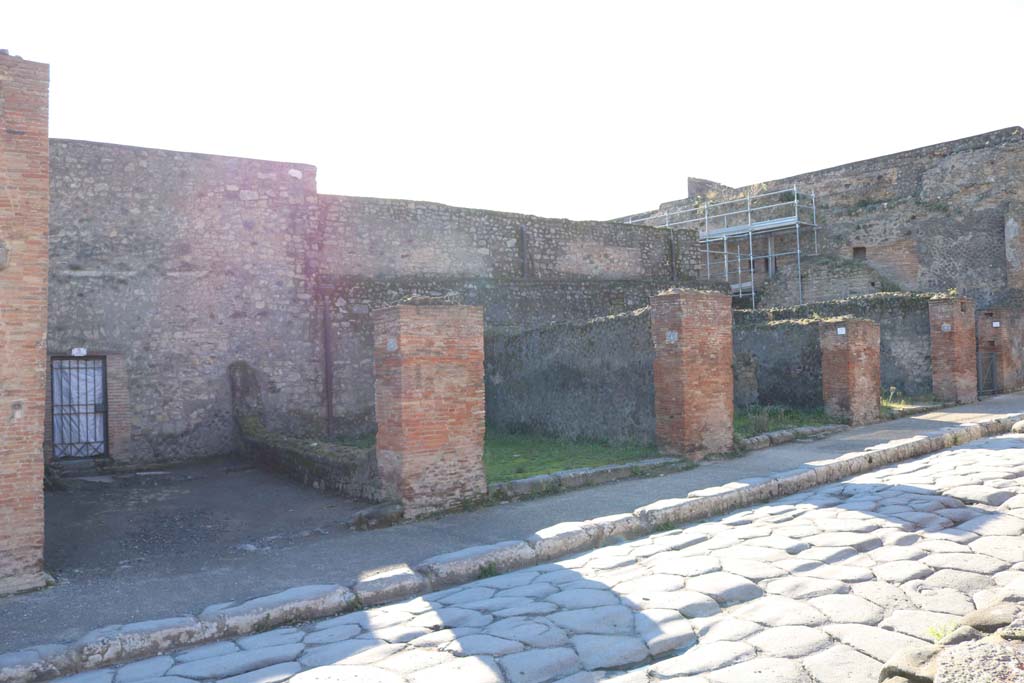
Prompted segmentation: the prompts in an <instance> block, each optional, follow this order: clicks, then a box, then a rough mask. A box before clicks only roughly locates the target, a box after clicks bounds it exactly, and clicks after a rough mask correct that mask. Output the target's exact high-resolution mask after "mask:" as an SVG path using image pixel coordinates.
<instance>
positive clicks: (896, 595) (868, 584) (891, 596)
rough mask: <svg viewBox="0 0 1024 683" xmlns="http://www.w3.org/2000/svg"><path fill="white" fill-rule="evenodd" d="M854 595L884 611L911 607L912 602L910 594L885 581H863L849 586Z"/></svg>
mask: <svg viewBox="0 0 1024 683" xmlns="http://www.w3.org/2000/svg"><path fill="white" fill-rule="evenodd" d="M850 590H851V592H852V593H853V594H854V595H859V596H860V597H862V598H864V599H865V600H870V601H871V602H873V603H875V604H876V605H878V606H879V607H881V608H882V609H884V610H885V611H886V612H890V611H892V610H894V609H913V608H914V603H913V601H911V599H910V596H908V595H907V594H906V593H904V592H903V591H902V590H900V587H899V586H896V585H894V584H891V583H886V582H885V581H865V582H863V583H855V584H853V585H851V586H850Z"/></svg>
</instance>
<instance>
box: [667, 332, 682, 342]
mask: <svg viewBox="0 0 1024 683" xmlns="http://www.w3.org/2000/svg"><path fill="white" fill-rule="evenodd" d="M665 341H666V342H668V343H669V344H675V343H676V342H677V341H679V333H678V332H676V331H675V330H669V331H668V332H666V333H665Z"/></svg>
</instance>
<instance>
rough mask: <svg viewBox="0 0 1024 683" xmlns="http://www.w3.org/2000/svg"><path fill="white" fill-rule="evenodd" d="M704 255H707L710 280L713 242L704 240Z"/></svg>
mask: <svg viewBox="0 0 1024 683" xmlns="http://www.w3.org/2000/svg"><path fill="white" fill-rule="evenodd" d="M704 255H705V256H706V257H707V262H708V280H710V279H711V242H709V241H707V240H705V241H704Z"/></svg>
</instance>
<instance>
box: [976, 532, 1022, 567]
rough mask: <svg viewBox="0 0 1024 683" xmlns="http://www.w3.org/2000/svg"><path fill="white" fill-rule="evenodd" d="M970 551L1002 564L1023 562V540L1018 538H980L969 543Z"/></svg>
mask: <svg viewBox="0 0 1024 683" xmlns="http://www.w3.org/2000/svg"><path fill="white" fill-rule="evenodd" d="M970 546H971V550H973V551H974V552H976V553H982V554H984V555H989V556H991V557H995V558H997V559H1000V560H1003V561H1004V562H1024V538H1022V537H1019V536H982V537H981V538H979V539H978V540H976V541H971V543H970Z"/></svg>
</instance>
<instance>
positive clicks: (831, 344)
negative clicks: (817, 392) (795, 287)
mask: <svg viewBox="0 0 1024 683" xmlns="http://www.w3.org/2000/svg"><path fill="white" fill-rule="evenodd" d="M818 339H819V341H820V344H821V394H822V398H823V399H824V403H825V412H826V413H827V414H828V415H830V416H831V417H834V418H837V419H840V420H844V421H846V422H849V423H850V424H852V425H860V424H867V423H869V422H877V421H878V420H879V418H880V417H881V412H880V411H881V407H880V401H881V391H882V380H881V365H880V360H879V342H880V330H879V327H878V323H876V322H874V321H873V320H861V319H859V318H846V319H842V320H832V321H827V322H822V323H819V324H818Z"/></svg>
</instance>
